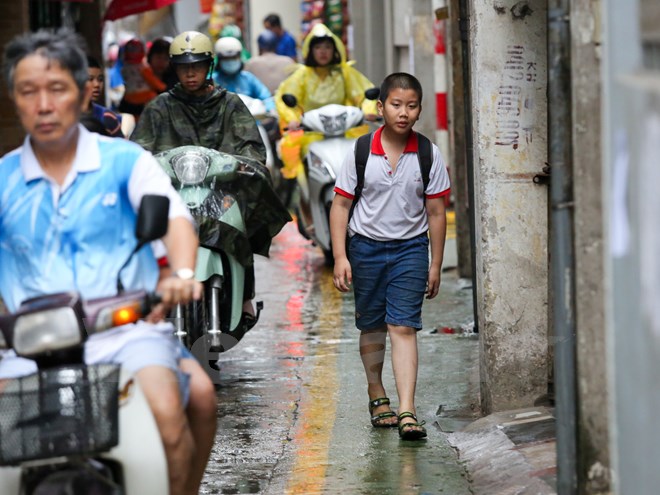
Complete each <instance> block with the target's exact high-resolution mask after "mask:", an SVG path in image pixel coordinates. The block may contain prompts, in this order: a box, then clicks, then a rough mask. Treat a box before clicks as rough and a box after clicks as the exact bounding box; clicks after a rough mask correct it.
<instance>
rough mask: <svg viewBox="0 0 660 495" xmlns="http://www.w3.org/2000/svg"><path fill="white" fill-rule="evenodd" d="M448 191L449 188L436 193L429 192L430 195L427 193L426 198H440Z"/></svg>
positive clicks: (449, 190)
mask: <svg viewBox="0 0 660 495" xmlns="http://www.w3.org/2000/svg"><path fill="white" fill-rule="evenodd" d="M450 192H451V188H450V189H445V190H444V191H442V192H439V193H437V194H431V195H428V194H427V195H426V199H436V198H442V197H443V196H447V195H448V194H449V193H450Z"/></svg>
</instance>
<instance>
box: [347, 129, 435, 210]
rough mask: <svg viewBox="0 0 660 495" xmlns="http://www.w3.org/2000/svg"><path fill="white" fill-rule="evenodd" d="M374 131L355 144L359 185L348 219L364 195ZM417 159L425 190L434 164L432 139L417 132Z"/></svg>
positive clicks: (361, 137) (356, 187) (360, 138)
mask: <svg viewBox="0 0 660 495" xmlns="http://www.w3.org/2000/svg"><path fill="white" fill-rule="evenodd" d="M372 137H373V133H369V134H365V135H364V136H360V137H359V138H358V140H357V144H356V145H355V170H356V171H357V185H356V186H355V192H354V193H353V204H351V209H350V210H349V211H348V220H349V221H350V220H351V217H352V216H353V210H355V205H356V204H357V202H358V201H359V200H360V196H361V195H362V189H363V188H364V171H365V170H366V168H367V160H368V159H369V153H371V138H372ZM417 144H418V147H417V159H418V161H419V168H420V171H421V172H422V182H423V184H424V189H423V190H424V191H426V188H427V187H428V185H429V180H430V178H431V165H433V148H432V146H431V141H430V140H429V138H427V137H426V136H424V135H423V134H420V133H419V132H418V133H417Z"/></svg>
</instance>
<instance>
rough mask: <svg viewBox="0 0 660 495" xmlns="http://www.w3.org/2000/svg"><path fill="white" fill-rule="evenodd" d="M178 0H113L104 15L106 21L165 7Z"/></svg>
mask: <svg viewBox="0 0 660 495" xmlns="http://www.w3.org/2000/svg"><path fill="white" fill-rule="evenodd" d="M174 2H176V0H112V3H111V4H110V5H108V9H107V10H106V11H105V16H103V20H104V21H114V20H115V19H121V18H122V17H126V16H129V15H133V14H139V13H141V12H146V11H148V10H156V9H160V8H161V7H165V6H167V5H170V4H172V3H174Z"/></svg>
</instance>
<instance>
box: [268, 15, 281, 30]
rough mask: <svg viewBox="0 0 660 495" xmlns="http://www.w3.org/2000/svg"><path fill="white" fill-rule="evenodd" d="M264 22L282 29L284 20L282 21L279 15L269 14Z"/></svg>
mask: <svg viewBox="0 0 660 495" xmlns="http://www.w3.org/2000/svg"><path fill="white" fill-rule="evenodd" d="M264 22H265V23H266V24H268V25H269V26H270V27H276V28H277V27H282V19H280V16H279V15H277V14H268V15H267V16H266V17H265V18H264Z"/></svg>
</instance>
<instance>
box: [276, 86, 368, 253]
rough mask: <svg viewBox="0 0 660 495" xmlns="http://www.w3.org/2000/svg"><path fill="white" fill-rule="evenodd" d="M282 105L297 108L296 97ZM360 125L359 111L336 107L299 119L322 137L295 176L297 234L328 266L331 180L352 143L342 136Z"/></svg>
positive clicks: (353, 140) (334, 177) (308, 113)
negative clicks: (317, 250) (314, 247)
mask: <svg viewBox="0 0 660 495" xmlns="http://www.w3.org/2000/svg"><path fill="white" fill-rule="evenodd" d="M378 93H379V90H378V88H372V89H369V90H367V91H366V92H365V97H366V98H367V99H370V100H375V99H376V98H378ZM282 101H283V102H284V104H285V105H287V106H288V107H290V108H296V107H297V106H298V101H297V99H296V97H295V96H293V95H291V94H285V95H282ZM303 110H304V109H303ZM363 121H364V113H363V112H362V110H360V109H359V108H357V107H353V106H346V105H336V104H331V105H325V106H323V107H321V108H317V109H315V110H310V111H308V112H305V113H304V114H303V116H302V118H301V124H302V128H303V129H304V130H306V131H316V132H320V133H323V139H322V140H319V141H314V142H313V143H311V144H310V145H309V150H308V151H307V154H306V156H305V157H304V159H303V163H304V165H305V173H304V174H298V178H297V180H298V193H299V198H298V204H297V206H296V217H297V222H298V230H299V232H300V233H301V234H302V235H303V236H304V237H305V238H307V239H311V240H312V241H313V242H314V243H315V244H316V245H317V246H319V247H320V248H321V250H322V251H323V254H324V256H325V260H326V264H328V265H331V264H332V263H333V261H334V260H333V257H332V245H331V241H330V206H331V205H332V199H333V198H334V195H335V193H334V187H335V180H336V179H337V174H338V173H339V169H340V168H341V165H342V163H343V161H344V157H345V156H346V154H347V153H348V152H349V151H350V150H351V149H352V148H353V143H355V140H356V138H352V139H351V138H347V137H346V136H345V134H346V131H348V130H349V129H351V128H353V127H357V126H359V125H361V124H362V123H363Z"/></svg>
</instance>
